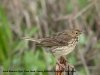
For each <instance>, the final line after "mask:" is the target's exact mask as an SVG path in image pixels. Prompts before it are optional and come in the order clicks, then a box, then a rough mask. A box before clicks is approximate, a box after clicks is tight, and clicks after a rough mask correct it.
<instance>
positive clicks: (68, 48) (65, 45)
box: [24, 29, 81, 57]
mask: <svg viewBox="0 0 100 75" xmlns="http://www.w3.org/2000/svg"><path fill="white" fill-rule="evenodd" d="M80 34H81V31H80V30H78V29H74V30H65V31H63V32H59V33H57V34H56V35H54V36H51V37H46V38H42V39H31V38H24V39H26V40H30V41H34V42H36V43H37V44H38V45H40V46H43V47H49V48H50V49H51V51H52V53H53V54H54V55H55V56H56V57H60V56H64V55H67V54H69V53H70V52H72V51H73V50H74V48H75V46H76V44H77V42H78V36H79V35H80Z"/></svg>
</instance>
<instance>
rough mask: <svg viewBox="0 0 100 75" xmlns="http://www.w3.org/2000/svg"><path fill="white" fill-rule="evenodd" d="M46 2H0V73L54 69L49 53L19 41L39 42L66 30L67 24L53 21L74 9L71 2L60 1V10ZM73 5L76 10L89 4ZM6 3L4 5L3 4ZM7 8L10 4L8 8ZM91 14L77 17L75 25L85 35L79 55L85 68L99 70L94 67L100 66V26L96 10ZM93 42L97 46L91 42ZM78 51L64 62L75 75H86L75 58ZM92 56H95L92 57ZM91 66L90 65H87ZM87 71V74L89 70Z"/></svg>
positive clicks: (21, 74)
mask: <svg viewBox="0 0 100 75" xmlns="http://www.w3.org/2000/svg"><path fill="white" fill-rule="evenodd" d="M49 1H50V0H47V1H46V0H43V1H42V0H41V1H39V0H36V1H34V0H33V1H31V0H29V1H28V2H27V1H25V2H26V3H25V2H24V1H22V2H21V0H19V1H18V2H17V0H12V2H11V3H10V0H8V1H6V0H4V2H5V3H4V2H3V1H1V0H0V4H1V3H2V4H1V5H0V67H3V68H4V70H28V71H29V70H51V69H54V67H55V64H56V61H55V58H54V57H53V56H52V54H50V52H48V51H47V50H46V49H43V48H41V47H36V46H35V43H33V42H29V41H25V40H23V39H22V37H24V36H28V37H34V38H42V37H45V36H49V34H50V33H51V34H52V33H55V32H58V31H62V30H64V29H66V28H68V27H70V26H69V25H68V24H69V23H67V22H66V21H55V20H54V19H55V17H56V16H57V17H59V15H60V16H62V14H61V13H64V12H65V13H66V12H67V13H68V14H71V13H72V12H73V10H74V7H75V6H74V5H73V1H72V0H63V1H65V2H64V3H65V5H64V3H63V1H61V2H62V4H61V6H62V8H61V9H60V7H59V6H58V5H60V4H59V3H61V2H60V1H58V4H57V0H54V2H52V1H51V3H50V2H49ZM67 1H68V3H67ZM75 1H78V5H79V10H82V9H84V8H85V7H86V6H87V5H88V4H89V1H88V0H75ZM91 1H92V0H91ZM7 2H8V4H6V3H7ZM92 2H93V1H92ZM27 3H29V4H27ZM45 3H47V4H45ZM93 3H94V2H93ZM10 4H12V8H11V6H10ZM14 4H15V5H14ZM17 4H18V5H17ZM7 5H8V6H7ZM46 5H47V6H46ZM56 5H57V6H56ZM63 5H64V6H63ZM27 6H28V7H27ZM13 7H14V8H13ZM46 7H47V9H46ZM8 8H9V10H8ZM15 8H16V9H15ZM63 8H65V9H63ZM59 10H61V13H60V12H59ZM91 11H93V12H91ZM91 11H87V13H85V16H84V15H81V17H79V19H80V20H79V21H80V22H81V25H80V27H83V28H82V29H83V30H84V31H85V32H84V34H83V35H81V36H80V39H79V44H78V45H79V48H80V50H81V49H82V51H81V52H82V53H83V57H84V59H85V60H86V63H87V67H89V66H93V67H96V68H97V69H99V70H100V68H98V67H97V66H98V62H100V60H97V59H99V56H98V55H99V53H100V51H99V50H100V30H99V29H100V25H99V20H98V19H99V18H98V16H97V14H98V12H97V10H94V9H92V10H91ZM37 12H39V14H36V13H37ZM19 13H21V14H19ZM64 15H65V14H64ZM53 17H54V18H53ZM57 17H56V18H57ZM57 19H58V18H57ZM95 19H96V20H95ZM81 20H82V21H81ZM94 27H95V28H94ZM53 31H55V32H53ZM95 38H96V40H97V42H95ZM78 50H79V49H78V48H76V51H75V52H73V53H71V54H70V55H68V62H69V63H71V64H74V65H75V67H76V68H77V70H78V72H79V75H87V71H86V68H85V67H84V63H83V62H82V60H81V56H80V55H79V54H78ZM95 52H96V53H98V54H96V53H95ZM94 53H95V54H94ZM95 55H97V56H95ZM96 58H97V59H96ZM92 62H93V63H94V64H91V63H92ZM89 71H90V72H91V71H92V70H89ZM93 71H94V73H93V74H90V75H96V72H98V71H97V70H96V71H95V70H93ZM98 73H99V72H98ZM51 74H54V73H50V74H49V73H48V72H43V73H42V72H13V73H10V72H6V73H4V75H51ZM98 75H99V74H98Z"/></svg>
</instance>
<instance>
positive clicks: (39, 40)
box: [22, 37, 41, 43]
mask: <svg viewBox="0 0 100 75" xmlns="http://www.w3.org/2000/svg"><path fill="white" fill-rule="evenodd" d="M22 39H24V40H28V41H33V42H36V43H40V42H41V39H33V38H29V37H23V38H22Z"/></svg>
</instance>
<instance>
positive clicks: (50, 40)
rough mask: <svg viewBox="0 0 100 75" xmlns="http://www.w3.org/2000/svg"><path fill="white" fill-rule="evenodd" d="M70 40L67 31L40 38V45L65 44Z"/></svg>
mask: <svg viewBox="0 0 100 75" xmlns="http://www.w3.org/2000/svg"><path fill="white" fill-rule="evenodd" d="M70 40H71V37H70V35H68V34H67V33H59V34H57V35H55V36H52V37H47V38H43V39H41V42H40V45H43V46H47V47H52V46H66V45H68V42H69V41H70Z"/></svg>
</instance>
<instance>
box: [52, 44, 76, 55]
mask: <svg viewBox="0 0 100 75" xmlns="http://www.w3.org/2000/svg"><path fill="white" fill-rule="evenodd" d="M76 44H77V42H74V43H73V44H71V45H67V46H62V47H59V48H55V49H53V54H54V55H55V56H56V57H60V56H65V55H68V54H69V53H71V52H72V51H73V50H74V48H75V46H76Z"/></svg>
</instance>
